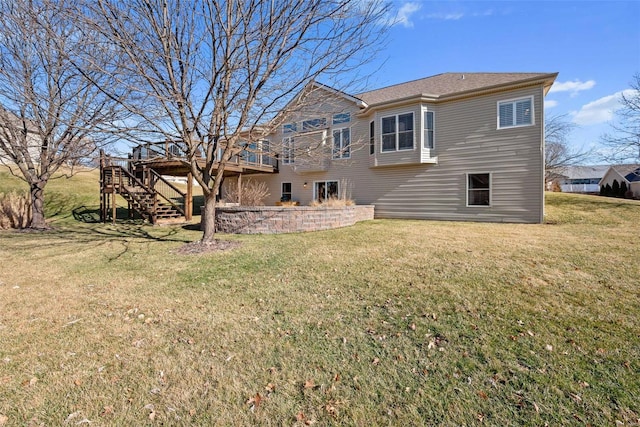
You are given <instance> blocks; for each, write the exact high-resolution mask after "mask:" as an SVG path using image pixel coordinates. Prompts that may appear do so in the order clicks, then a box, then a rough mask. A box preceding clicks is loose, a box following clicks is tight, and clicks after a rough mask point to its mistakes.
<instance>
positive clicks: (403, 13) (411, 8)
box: [388, 2, 421, 28]
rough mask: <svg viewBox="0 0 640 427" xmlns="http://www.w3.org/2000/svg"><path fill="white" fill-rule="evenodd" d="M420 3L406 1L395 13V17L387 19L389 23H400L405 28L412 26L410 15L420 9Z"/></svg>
mask: <svg viewBox="0 0 640 427" xmlns="http://www.w3.org/2000/svg"><path fill="white" fill-rule="evenodd" d="M420 7H421V5H420V4H419V3H414V2H406V3H404V4H403V5H402V6H400V9H398V12H397V13H396V16H395V18H393V19H390V20H389V22H388V23H389V24H391V25H395V24H400V25H402V26H404V27H406V28H413V21H411V15H413V14H414V13H416V12H417V11H419V10H420Z"/></svg>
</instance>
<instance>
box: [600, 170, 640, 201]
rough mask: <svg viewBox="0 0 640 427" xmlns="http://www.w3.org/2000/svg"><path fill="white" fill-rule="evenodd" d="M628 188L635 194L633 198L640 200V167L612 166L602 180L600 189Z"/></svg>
mask: <svg viewBox="0 0 640 427" xmlns="http://www.w3.org/2000/svg"><path fill="white" fill-rule="evenodd" d="M623 183H624V185H625V186H626V188H627V189H628V190H630V191H631V192H632V194H633V196H632V197H633V198H635V199H640V165H639V164H627V165H614V166H611V167H610V168H609V169H608V170H607V172H606V173H605V174H604V176H603V177H602V179H601V180H600V183H599V185H600V187H605V186H607V185H609V186H610V187H611V188H620V187H621V186H622V185H623Z"/></svg>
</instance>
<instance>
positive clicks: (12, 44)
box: [0, 0, 122, 228]
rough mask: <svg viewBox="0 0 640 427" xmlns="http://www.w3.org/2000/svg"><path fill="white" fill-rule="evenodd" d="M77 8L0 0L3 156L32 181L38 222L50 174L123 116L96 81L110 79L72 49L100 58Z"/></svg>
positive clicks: (45, 0) (38, 0)
mask: <svg viewBox="0 0 640 427" xmlns="http://www.w3.org/2000/svg"><path fill="white" fill-rule="evenodd" d="M73 8H80V4H79V2H77V1H74V2H71V1H64V0H60V1H54V0H34V1H29V2H0V163H3V164H5V165H6V166H8V167H9V169H10V171H11V173H13V174H14V175H16V176H18V177H19V178H21V179H23V180H24V181H26V182H27V183H28V184H29V186H30V191H31V200H32V219H31V227H33V228H46V226H47V225H46V222H45V218H44V210H43V200H44V188H45V186H46V184H47V182H48V181H49V179H51V178H52V177H53V176H54V174H56V173H58V174H59V175H60V173H62V175H64V176H68V175H69V174H71V173H73V171H74V169H73V166H74V165H76V164H78V163H79V162H82V161H83V160H85V159H87V157H88V156H90V155H91V154H92V153H94V151H95V150H96V149H97V148H98V147H99V146H101V145H103V144H106V143H108V142H109V141H110V136H108V135H107V134H105V133H103V131H104V130H107V129H109V128H110V127H111V123H112V122H114V121H116V120H118V119H121V118H122V116H121V115H120V114H119V112H120V106H119V104H118V103H116V102H113V100H112V99H109V98H108V97H106V96H104V94H103V92H102V91H100V90H98V89H97V88H96V86H94V85H93V84H92V81H93V82H100V83H101V85H103V86H106V85H108V81H107V77H108V76H105V75H103V74H102V71H101V70H98V69H96V68H94V67H91V64H89V63H83V62H81V61H80V60H79V58H77V57H75V55H76V54H77V52H79V51H81V50H82V51H85V52H92V55H94V58H93V60H92V62H93V63H97V62H99V61H100V60H101V59H102V58H103V57H101V56H100V53H101V52H100V51H97V50H96V49H95V46H92V44H91V41H90V40H91V39H90V38H87V37H85V34H83V32H82V29H81V28H79V27H78V26H77V25H76V23H75V22H74V20H73V19H71V18H70V15H69V13H68V12H69V11H70V10H72V9H73ZM78 67H81V68H83V69H84V75H83V73H80V72H79V71H78ZM87 75H89V76H91V80H92V81H90V80H89V79H87V78H86V76H87ZM62 166H67V168H62V169H61V167H62Z"/></svg>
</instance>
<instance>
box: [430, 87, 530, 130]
mask: <svg viewBox="0 0 640 427" xmlns="http://www.w3.org/2000/svg"><path fill="white" fill-rule="evenodd" d="M525 99H529V100H531V123H527V124H523V125H511V126H502V127H501V126H500V104H509V103H510V104H513V115H514V120H515V114H516V102H517V101H523V100H525ZM434 119H435V117H434ZM535 124H536V114H535V104H534V96H533V95H529V96H521V97H519V98H512V99H502V100H500V101H498V102H497V104H496V128H497V129H498V130H499V129H513V128H523V127H527V126H534V125H535Z"/></svg>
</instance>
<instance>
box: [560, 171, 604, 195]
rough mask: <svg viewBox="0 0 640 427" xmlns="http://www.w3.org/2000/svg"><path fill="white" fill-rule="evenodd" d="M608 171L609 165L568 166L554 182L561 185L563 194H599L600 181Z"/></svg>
mask: <svg viewBox="0 0 640 427" xmlns="http://www.w3.org/2000/svg"><path fill="white" fill-rule="evenodd" d="M608 169H609V166H608V165H596V166H566V167H564V168H562V169H561V170H560V171H558V172H557V173H556V174H555V176H554V177H553V181H555V182H557V183H558V184H559V185H560V188H561V189H562V192H563V193H598V192H599V191H600V180H601V179H602V177H603V176H604V174H605V173H606V172H607V170H608ZM550 184H551V182H549V183H548V184H547V186H549V185H550Z"/></svg>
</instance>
